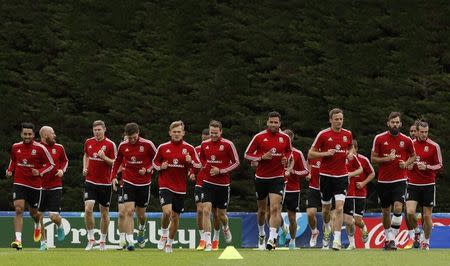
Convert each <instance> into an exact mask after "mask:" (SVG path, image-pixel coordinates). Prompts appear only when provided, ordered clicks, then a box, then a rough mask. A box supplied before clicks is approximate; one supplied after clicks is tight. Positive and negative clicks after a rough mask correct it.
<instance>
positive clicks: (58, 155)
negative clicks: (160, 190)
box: [39, 126, 69, 251]
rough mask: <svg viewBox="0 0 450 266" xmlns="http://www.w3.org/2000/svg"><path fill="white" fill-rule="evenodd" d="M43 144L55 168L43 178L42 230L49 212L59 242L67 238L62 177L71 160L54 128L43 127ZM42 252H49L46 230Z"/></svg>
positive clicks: (41, 132) (40, 207) (40, 209)
mask: <svg viewBox="0 0 450 266" xmlns="http://www.w3.org/2000/svg"><path fill="white" fill-rule="evenodd" d="M39 135H40V136H41V144H42V145H43V146H44V147H45V148H46V149H47V151H48V152H49V153H50V155H51V156H52V159H53V162H54V163H55V167H54V168H53V169H52V171H50V172H47V173H45V174H44V175H43V177H42V198H41V204H40V206H39V211H40V212H41V213H42V215H41V228H44V223H43V213H44V212H46V211H48V212H49V213H48V216H49V218H50V220H51V221H52V222H53V223H54V224H55V225H56V234H57V237H58V240H59V241H63V240H64V238H65V233H64V228H63V225H62V223H61V222H62V221H61V216H60V215H59V213H60V212H61V198H62V177H63V175H64V174H65V173H66V170H67V166H68V164H69V160H68V159H67V155H66V152H65V150H64V147H63V146H62V145H61V144H58V143H56V134H55V131H54V130H53V128H51V127H49V126H43V127H42V128H41V129H40V130H39ZM40 250H42V251H44V250H47V241H46V234H45V230H42V239H41V247H40Z"/></svg>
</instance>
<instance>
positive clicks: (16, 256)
mask: <svg viewBox="0 0 450 266" xmlns="http://www.w3.org/2000/svg"><path fill="white" fill-rule="evenodd" d="M238 251H239V253H240V254H241V255H242V256H243V257H244V259H241V260H219V259H218V257H219V255H220V254H221V253H222V250H219V251H216V252H209V253H206V252H202V251H195V250H187V249H175V250H174V252H173V253H172V254H165V253H163V252H161V251H158V250H156V249H137V250H135V251H133V252H129V251H119V250H107V251H98V250H92V251H84V250H83V249H75V248H59V249H58V248H56V249H50V250H47V251H45V252H42V251H39V250H37V249H34V248H33V249H32V248H25V249H23V250H21V251H16V250H13V249H5V248H3V249H0V263H1V265H27V266H38V265H61V266H64V265H95V266H100V265H108V266H112V265H161V266H165V265H174V266H175V265H233V266H237V265H273V266H275V265H346V266H360V265H407V266H410V265H433V266H434V265H450V250H444V249H435V250H429V251H422V250H398V251H389V252H387V251H383V250H353V251H345V250H342V251H338V252H336V251H332V250H326V251H325V250H318V249H317V250H315V249H314V250H313V249H298V250H294V251H289V250H276V251H270V252H269V251H257V250H252V249H239V250H238Z"/></svg>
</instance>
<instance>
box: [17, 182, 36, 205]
mask: <svg viewBox="0 0 450 266" xmlns="http://www.w3.org/2000/svg"><path fill="white" fill-rule="evenodd" d="M41 194H42V192H41V190H40V189H37V188H31V187H26V186H22V185H17V184H14V186H13V201H14V200H25V201H26V202H27V203H28V206H29V207H30V208H34V209H38V208H39V205H40V203H41Z"/></svg>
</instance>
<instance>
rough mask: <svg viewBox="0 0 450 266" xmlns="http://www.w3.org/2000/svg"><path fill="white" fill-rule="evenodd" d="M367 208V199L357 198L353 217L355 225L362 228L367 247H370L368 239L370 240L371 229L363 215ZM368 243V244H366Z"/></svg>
mask: <svg viewBox="0 0 450 266" xmlns="http://www.w3.org/2000/svg"><path fill="white" fill-rule="evenodd" d="M365 209H366V199H362V198H361V199H360V198H357V199H355V210H354V213H353V219H354V221H355V226H356V227H358V228H359V229H361V240H362V242H363V243H364V244H365V248H369V245H368V243H367V241H368V240H369V231H368V230H367V226H366V224H365V223H364V220H363V216H364V212H365ZM366 243H367V244H366Z"/></svg>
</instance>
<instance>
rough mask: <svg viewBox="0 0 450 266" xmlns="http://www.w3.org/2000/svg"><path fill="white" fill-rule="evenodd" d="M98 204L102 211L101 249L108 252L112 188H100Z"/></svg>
mask: <svg viewBox="0 0 450 266" xmlns="http://www.w3.org/2000/svg"><path fill="white" fill-rule="evenodd" d="M98 195H99V198H98V203H99V205H98V206H99V209H100V233H101V234H100V242H99V249H100V250H106V234H107V233H108V227H109V220H110V218H109V205H110V203H111V195H112V186H99V187H98Z"/></svg>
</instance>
